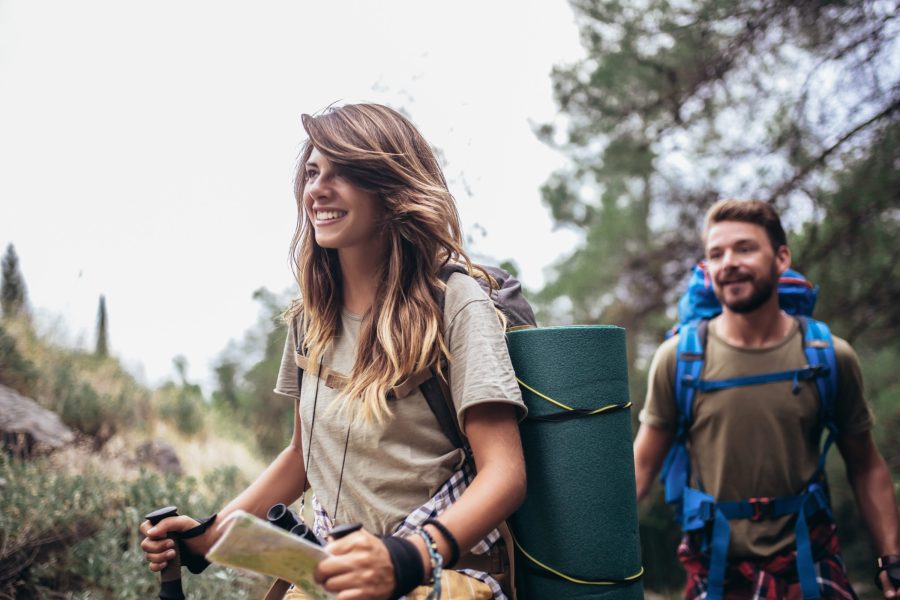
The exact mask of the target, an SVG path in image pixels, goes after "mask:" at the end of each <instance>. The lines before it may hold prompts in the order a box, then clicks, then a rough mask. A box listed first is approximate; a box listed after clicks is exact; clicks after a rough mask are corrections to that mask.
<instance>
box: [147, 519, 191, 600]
mask: <svg viewBox="0 0 900 600" xmlns="http://www.w3.org/2000/svg"><path fill="white" fill-rule="evenodd" d="M177 516H178V509H177V508H175V507H174V506H167V507H165V508H160V509H159V510H154V511H153V512H152V513H150V514H148V515H146V516H145V517H144V518H145V519H147V520H148V521H150V524H151V525H156V524H157V523H159V522H160V521H162V520H163V519H166V518H168V517H177ZM167 537H169V538H170V539H174V536H173V535H172V534H171V533H170V534H169V535H168V536H167ZM166 563H167V564H166V568H165V569H163V570H162V572H161V573H160V574H159V579H160V585H159V600H184V590H182V589H181V556H180V555H179V553H178V543H177V542H176V544H175V556H174V557H173V558H171V559H169V560H168V561H166Z"/></svg>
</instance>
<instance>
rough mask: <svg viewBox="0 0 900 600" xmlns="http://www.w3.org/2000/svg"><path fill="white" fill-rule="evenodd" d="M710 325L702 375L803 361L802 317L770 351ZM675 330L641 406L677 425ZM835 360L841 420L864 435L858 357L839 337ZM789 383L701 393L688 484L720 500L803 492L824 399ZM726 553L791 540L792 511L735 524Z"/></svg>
mask: <svg viewBox="0 0 900 600" xmlns="http://www.w3.org/2000/svg"><path fill="white" fill-rule="evenodd" d="M716 325H717V323H716V321H715V320H713V321H711V322H710V326H709V337H708V340H707V344H706V360H705V364H704V367H703V372H702V374H701V376H702V378H703V379H705V380H714V379H728V378H731V377H737V376H741V375H755V374H760V373H771V372H775V371H788V370H793V369H797V368H802V367H803V366H805V365H806V363H807V360H806V356H805V354H804V353H803V345H802V344H803V340H802V336H801V333H800V328H799V326H798V325H797V324H795V325H794V328H793V329H792V330H791V332H790V333H789V334H788V335H787V336H786V337H785V339H784V340H782V341H781V342H779V343H778V344H776V345H775V346H771V347H768V348H740V347H737V346H733V345H731V344H729V343H727V342H725V341H724V340H723V339H722V338H720V337H719V336H718V335H716ZM677 349H678V336H675V337H673V338H671V339H669V340H666V342H665V343H663V344H662V345H661V346H660V347H659V349H658V350H657V352H656V355H655V356H654V358H653V362H652V364H651V365H650V385H649V388H648V390H647V400H646V404H645V406H644V409H643V410H642V411H641V414H640V420H641V422H642V423H646V424H648V425H653V426H656V427H661V428H665V429H670V430H673V431H674V429H675V427H676V416H677V414H676V412H677V411H676V407H675V399H674V382H675V363H676V358H677ZM834 349H835V355H836V359H837V364H838V395H837V398H836V400H835V420H836V422H837V424H838V427H839V428H840V431H841V432H842V433H849V434H854V433H861V432H864V431H867V430H868V429H870V428H871V427H872V423H873V419H872V413H871V412H870V410H869V407H868V405H867V404H866V402H865V400H864V399H863V386H862V375H861V374H860V370H859V360H858V359H857V357H856V354H855V353H854V352H853V349H852V348H851V347H850V345H849V344H848V343H847V342H846V341H844V340H842V339H840V338H837V337H835V338H834ZM792 386H793V383H792V382H791V381H778V382H771V383H766V384H761V385H754V386H746V387H735V388H729V389H725V390H719V391H714V392H705V393H704V392H699V391H698V392H697V393H696V395H695V397H694V419H693V423H692V425H691V428H690V438H689V443H688V448H689V454H690V457H691V478H692V482H691V485H692V486H694V487H697V486H698V477H699V482H702V488H703V489H704V491H706V492H707V493H708V494H711V495H712V496H713V497H715V498H717V499H719V500H745V499H747V498H752V497H772V496H789V495H792V494H796V493H797V492H799V491H800V490H801V489H802V487H803V486H804V485H805V484H806V483H807V482H808V481H809V478H810V477H812V475H813V473H814V472H815V470H816V466H817V464H818V459H819V446H820V444H819V438H818V436H817V435H816V434H817V424H818V410H819V396H818V393H817V391H816V385H815V382H814V381H805V382H801V389H800V392H799V393H798V394H796V395H795V394H793V393H792V391H791V388H792ZM730 525H731V546H730V549H729V556H733V557H737V558H743V557H766V556H771V555H772V554H774V553H776V552H779V551H781V550H783V549H785V548H787V547H788V546H790V545H791V544H793V541H794V531H793V521H792V517H791V516H790V515H789V516H786V517H782V518H780V519H776V520H761V521H756V522H751V521H749V520H746V519H736V520H733V521H731V522H730Z"/></svg>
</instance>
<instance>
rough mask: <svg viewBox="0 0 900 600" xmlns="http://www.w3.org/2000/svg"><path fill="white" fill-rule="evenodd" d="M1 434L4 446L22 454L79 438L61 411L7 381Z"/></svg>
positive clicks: (1, 392) (0, 400) (1, 389)
mask: <svg viewBox="0 0 900 600" xmlns="http://www.w3.org/2000/svg"><path fill="white" fill-rule="evenodd" d="M0 435H2V442H3V446H4V447H5V448H6V449H7V450H8V451H9V452H11V453H12V454H14V455H16V456H19V457H22V458H27V457H29V456H31V455H32V454H33V453H35V452H36V451H39V450H42V449H50V450H55V449H57V448H61V447H62V446H65V445H66V444H69V443H71V442H73V441H74V440H75V434H74V433H72V430H71V429H69V428H68V427H66V426H65V425H64V424H63V422H62V420H61V419H60V418H59V415H57V414H56V413H55V412H53V411H50V410H47V409H46V408H44V407H43V406H41V405H40V404H38V403H37V402H35V401H34V400H32V399H31V398H26V397H25V396H23V395H22V394H20V393H18V392H17V391H15V390H14V389H12V388H8V387H6V386H5V385H0Z"/></svg>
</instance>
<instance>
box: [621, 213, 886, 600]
mask: <svg viewBox="0 0 900 600" xmlns="http://www.w3.org/2000/svg"><path fill="white" fill-rule="evenodd" d="M703 241H704V245H705V254H706V268H707V270H708V273H709V276H710V278H711V281H712V287H713V291H714V292H715V295H716V297H717V298H718V300H719V302H720V304H721V305H722V312H721V314H720V315H719V316H717V317H715V318H713V319H711V320H709V321H707V322H706V324H705V325H704V327H705V330H706V331H705V333H704V338H705V339H704V342H703V344H702V346H700V348H701V352H700V354H702V356H701V360H703V362H702V363H700V364H702V367H700V368H701V369H702V371H701V372H700V373H699V377H697V378H696V379H698V380H700V383H702V384H709V383H711V384H712V385H705V386H703V385H698V386H696V391H695V392H694V394H693V396H692V400H691V403H689V404H688V405H687V406H688V407H689V408H688V410H687V412H688V413H690V414H689V416H688V418H687V420H681V421H680V420H679V419H680V416H679V403H678V402H677V401H676V385H683V384H684V382H683V381H682V375H680V374H678V373H680V371H678V372H677V369H679V366H680V365H679V361H683V360H685V359H684V358H683V355H682V354H679V352H680V350H679V336H677V335H676V336H675V337H673V338H671V339H669V340H667V341H666V342H665V343H663V344H662V346H660V348H659V349H658V350H657V352H656V355H655V356H654V359H653V362H652V364H651V367H650V375H649V377H650V381H649V385H648V391H647V398H646V403H645V406H644V409H643V410H642V412H641V415H640V421H641V428H640V430H639V432H638V435H637V438H636V439H635V443H634V457H635V472H636V478H637V492H638V500H641V499H643V498H645V497H646V496H647V495H648V493H649V491H650V488H651V484H652V481H653V479H654V478H655V476H656V475H657V473H658V472H659V470H660V468H661V467H662V465H663V461H664V458H665V457H666V455H667V453H668V452H669V450H670V448H671V447H672V446H673V444H675V445H677V444H681V445H682V447H683V448H684V449H685V452H686V455H685V456H686V458H685V464H687V467H685V469H684V470H685V472H687V473H689V474H690V475H689V481H688V482H687V483H686V484H685V485H684V486H683V487H684V488H685V491H684V492H682V493H689V494H693V496H692V498H694V501H693V504H692V505H691V506H690V507H689V506H688V504H690V502H688V501H685V502H684V503H682V498H687V496H683V497H680V498H677V499H675V500H677V503H676V505H677V506H679V507H681V510H683V511H689V510H692V511H694V514H693V516H692V517H691V518H694V519H695V521H694V523H695V525H693V526H690V527H689V526H687V520H685V521H683V522H684V523H685V524H686V525H685V529H686V531H687V532H686V534H685V536H684V537H683V539H682V542H681V545H680V546H679V549H678V555H679V559H680V560H681V562H682V564H683V565H684V567H685V570H686V571H687V574H688V579H687V586H686V590H685V598H707V599H708V600H712V599H713V598H722V597H724V598H728V599H731V598H789V599H791V598H798V599H799V598H816V597H819V598H856V594H855V592H854V591H853V589H852V588H851V586H850V583H849V581H848V579H847V575H846V571H845V569H844V563H843V560H842V558H841V555H840V549H839V546H838V539H837V535H836V528H835V524H834V521H833V519H832V517H831V511H830V509H829V507H828V499H827V496H828V494H827V484H826V483H825V481H824V473H822V470H823V469H822V467H823V465H824V461H820V450H819V440H820V437H821V433H822V429H823V423H822V416H821V414H822V413H821V412H820V408H821V402H820V393H821V391H820V388H818V387H817V384H816V382H815V381H814V380H813V378H814V375H811V374H810V373H811V370H810V368H809V367H810V363H809V360H808V355H807V353H806V352H807V351H806V350H805V346H808V345H809V342H808V339H807V337H806V335H805V332H804V329H805V327H806V323H807V322H806V321H804V320H801V319H797V318H795V317H792V316H790V315H788V314H786V313H785V312H784V311H782V310H781V308H780V307H779V299H778V292H777V288H778V281H779V277H780V276H781V274H782V273H784V271H785V270H787V269H788V268H789V267H790V264H791V252H790V249H789V248H788V245H787V239H786V236H785V233H784V229H783V228H782V226H781V222H780V219H779V217H778V214H777V213H776V212H775V210H774V209H773V208H772V206H771V205H770V204H768V203H765V202H759V201H738V200H724V201H720V202H718V203H716V204H715V205H713V206H712V208H711V209H710V210H709V212H708V213H707V216H706V221H705V226H704V231H703ZM829 293H832V294H835V293H840V290H830V291H829ZM810 321H811V320H810ZM813 323H815V322H813ZM684 335H686V334H685V333H684V331H682V336H684ZM830 340H831V342H829V343H828V347H829V352H831V350H830V348H831V347H833V354H832V356H833V358H834V363H835V365H836V370H837V379H836V385H835V388H834V389H836V393H835V394H834V399H833V413H832V414H833V421H832V422H833V425H834V427H833V429H834V430H835V432H836V437H835V440H836V443H837V446H838V448H839V449H840V452H841V455H842V456H843V459H844V463H845V465H846V472H847V477H848V480H849V482H850V485H851V486H852V488H853V491H854V494H855V497H856V500H857V503H858V506H859V509H860V513H861V514H862V517H863V520H864V521H865V523H866V526H867V528H868V529H869V532H870V534H871V537H872V541H873V543H874V545H875V548H876V551H877V553H878V555H879V557H880V558H879V559H878V560H879V562H878V565H877V567H876V579H877V581H878V582H879V583H880V587H882V589H883V594H884V597H885V598H894V597H897V590H896V588H895V586H896V582H892V580H891V578H890V577H889V570H890V569H893V568H895V567H893V566H892V565H893V564H894V563H895V562H896V563H900V556H897V555H900V518H898V511H897V503H896V499H895V497H894V489H893V484H892V481H891V474H890V471H889V469H888V467H887V465H886V463H885V461H884V459H883V458H882V456H881V454H880V453H879V452H878V449H877V448H876V446H875V444H874V442H873V439H872V434H871V431H872V427H873V418H872V414H871V411H870V409H869V407H868V405H867V404H866V402H865V399H864V397H863V385H862V377H861V374H860V369H859V361H858V359H857V356H856V354H855V353H854V351H853V349H852V348H851V347H850V345H849V344H848V343H847V342H846V341H844V340H842V339H840V338H837V337H830ZM813 371H814V370H813ZM821 371H823V372H827V370H825V369H821ZM774 372H779V373H780V374H781V375H784V374H785V373H791V372H793V373H797V374H798V375H797V376H794V377H793V378H790V377H783V378H781V379H780V380H775V381H767V380H766V379H767V378H766V377H765V376H763V374H771V373H774ZM799 374H803V375H799ZM722 382H739V383H737V384H734V385H721V386H718V385H717V384H719V383H722ZM691 385H693V383H692V384H691ZM717 388H718V389H717ZM832 422H829V423H828V425H831V424H832ZM679 423H681V424H682V426H681V430H679ZM685 424H686V425H685ZM687 461H689V463H688V462H687ZM688 488H690V489H688ZM668 494H669V491H668V490H667V495H668ZM698 497H699V498H700V500H699V501H696V498H698ZM670 501H673V500H672V499H670ZM701 509H702V510H701ZM685 514H686V513H684V512H682V515H681V516H682V518H684V515H685ZM698 519H699V520H698ZM801 520H802V523H799V521H801ZM723 521H724V524H723V523H722V522H723ZM721 531H724V532H725V534H724V536H723V535H720V532H721ZM804 561H806V562H805V564H803V563H804ZM798 564H799V568H798ZM711 570H712V573H713V576H712V577H711V576H710V573H711ZM804 573H806V574H805V575H804ZM810 573H811V575H810Z"/></svg>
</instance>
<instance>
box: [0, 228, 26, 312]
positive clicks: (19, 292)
mask: <svg viewBox="0 0 900 600" xmlns="http://www.w3.org/2000/svg"><path fill="white" fill-rule="evenodd" d="M0 308H2V310H3V316H4V317H7V318H10V317H14V316H16V315H19V314H21V313H22V312H23V310H24V308H25V280H24V279H23V278H22V273H21V272H20V271H19V257H18V255H17V254H16V249H15V248H14V247H13V245H12V244H9V245H7V246H6V254H4V255H3V279H2V282H0Z"/></svg>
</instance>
